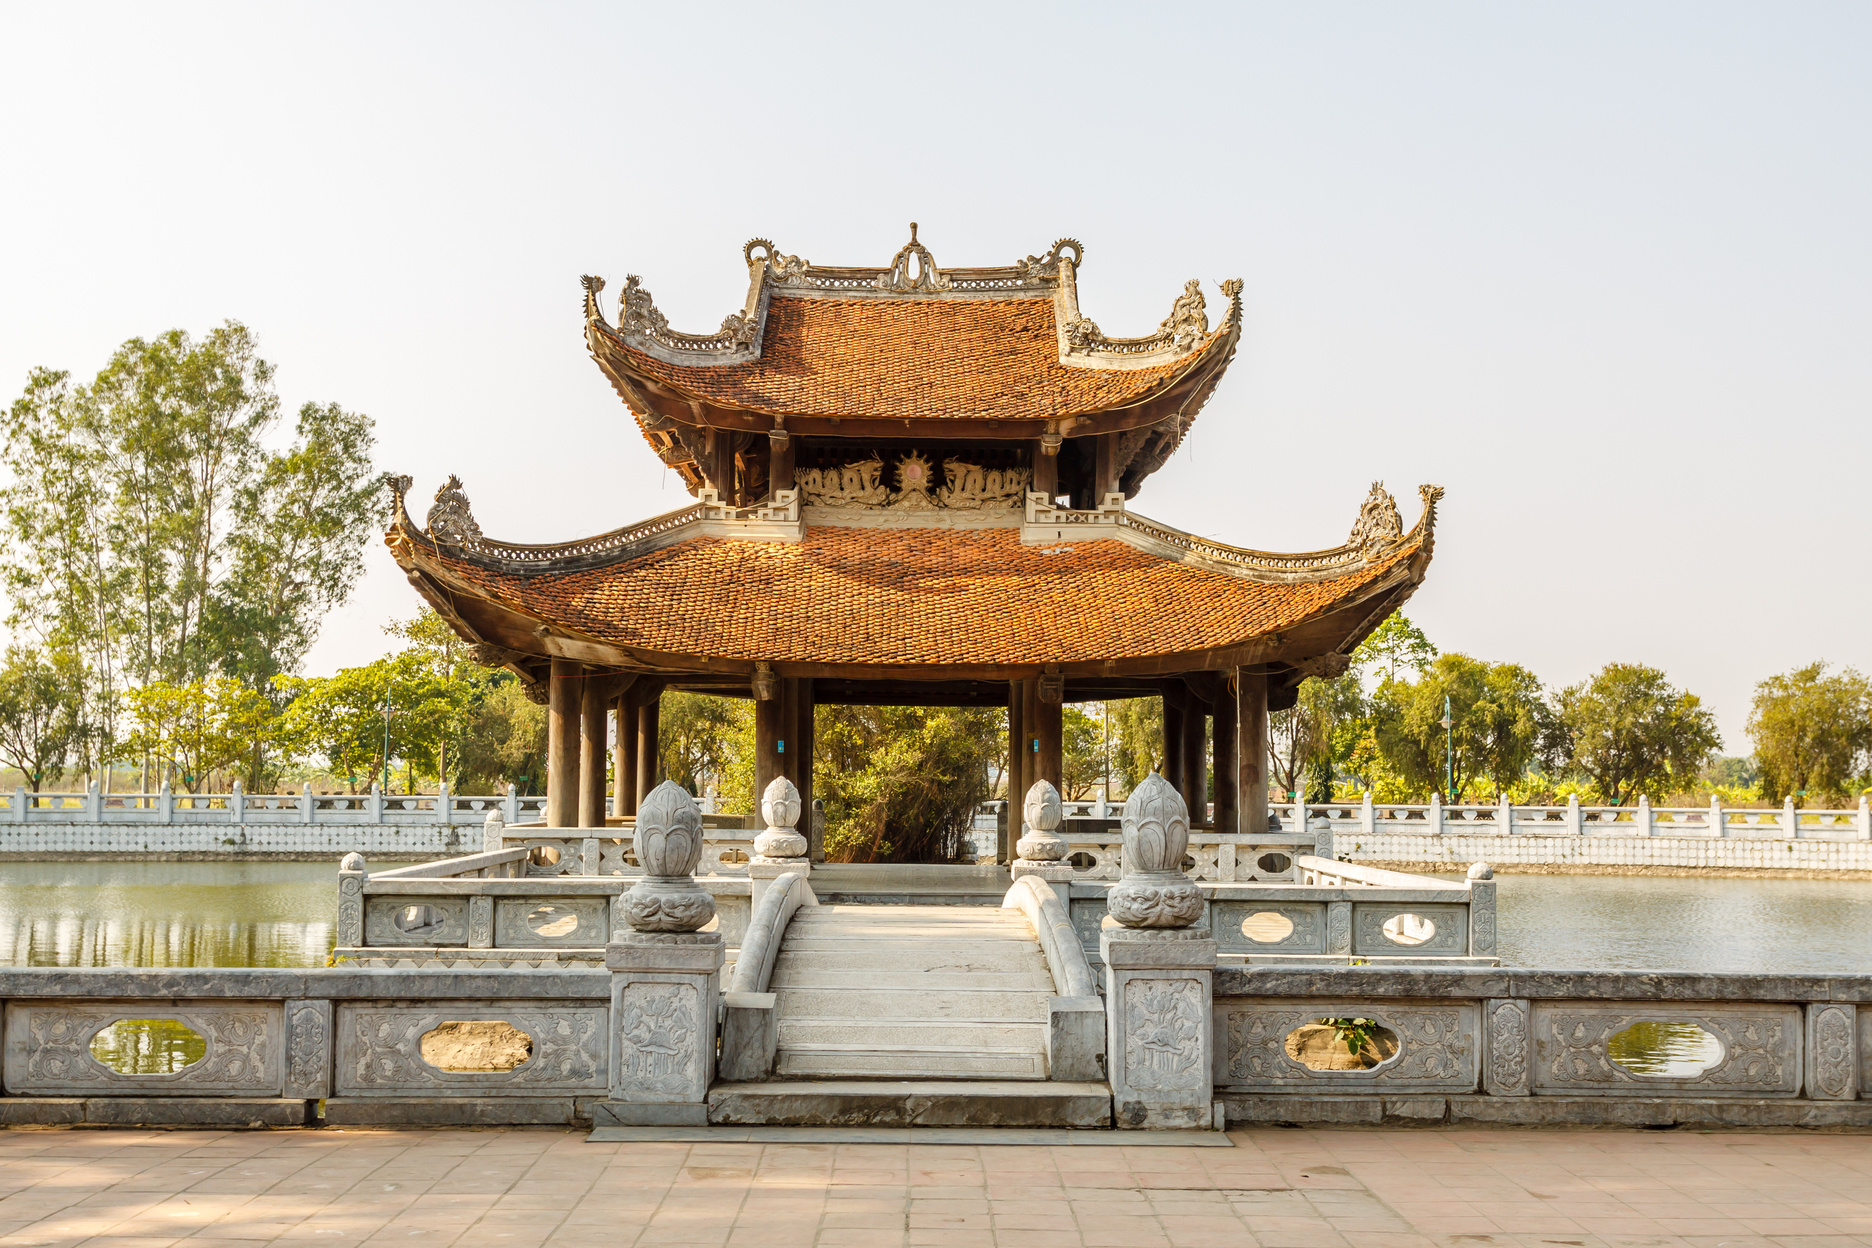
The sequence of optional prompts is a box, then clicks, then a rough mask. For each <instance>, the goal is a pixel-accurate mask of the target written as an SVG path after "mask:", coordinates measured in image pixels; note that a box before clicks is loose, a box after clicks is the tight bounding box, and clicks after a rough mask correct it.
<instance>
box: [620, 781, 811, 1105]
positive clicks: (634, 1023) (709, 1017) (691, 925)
mask: <svg viewBox="0 0 1872 1248" xmlns="http://www.w3.org/2000/svg"><path fill="white" fill-rule="evenodd" d="M796 817H797V816H796ZM636 849H637V861H638V862H639V863H641V864H642V865H643V869H644V872H645V874H644V877H643V878H642V879H641V880H639V881H637V883H636V884H635V885H633V886H632V888H631V889H630V891H629V892H627V893H625V894H624V896H623V898H622V899H621V901H622V904H621V906H620V907H619V909H620V911H621V913H622V916H623V918H624V920H625V922H626V923H628V924H629V925H630V926H629V930H627V931H623V932H618V933H614V934H613V936H612V940H611V943H610V944H609V945H607V946H606V947H605V966H607V967H608V968H610V970H611V973H612V975H611V1029H612V1052H613V1053H614V1054H615V1055H616V1061H615V1063H614V1065H613V1067H612V1072H611V1095H610V1099H608V1100H606V1101H603V1102H600V1103H599V1104H598V1105H595V1106H594V1107H593V1110H592V1117H593V1123H594V1125H597V1126H680V1125H688V1126H701V1125H704V1124H706V1123H707V1122H708V1088H709V1084H710V1083H711V1082H713V1081H714V1078H715V1019H716V1014H717V1012H718V1007H719V1004H720V999H721V968H722V960H723V949H722V938H721V933H720V932H704V931H701V930H699V929H700V928H701V927H702V926H703V924H705V923H707V922H708V921H709V920H710V919H711V918H713V917H714V914H715V899H714V898H713V897H712V896H710V895H709V894H708V893H707V892H706V891H704V890H703V888H702V886H701V885H699V884H698V883H696V880H695V875H694V872H695V869H696V864H697V863H698V862H700V861H701V858H702V812H701V810H700V809H699V808H697V806H696V804H695V799H694V798H692V797H690V796H689V794H688V793H687V792H686V791H685V790H683V789H682V788H681V787H679V786H678V785H676V784H675V783H673V782H671V781H668V780H665V781H664V782H663V783H662V784H659V785H658V786H657V787H656V788H655V789H653V790H651V792H650V794H649V796H648V797H646V798H645V799H644V801H643V803H642V805H641V806H639V807H638V810H637V835H636Z"/></svg>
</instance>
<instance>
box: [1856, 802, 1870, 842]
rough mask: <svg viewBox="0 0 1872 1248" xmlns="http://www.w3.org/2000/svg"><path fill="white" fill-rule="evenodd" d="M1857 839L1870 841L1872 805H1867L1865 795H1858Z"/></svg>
mask: <svg viewBox="0 0 1872 1248" xmlns="http://www.w3.org/2000/svg"><path fill="white" fill-rule="evenodd" d="M1858 833H1859V839H1860V840H1862V841H1872V805H1868V804H1867V802H1866V799H1865V795H1864V794H1863V793H1862V794H1860V795H1859V827H1858Z"/></svg>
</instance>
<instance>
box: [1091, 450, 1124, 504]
mask: <svg viewBox="0 0 1872 1248" xmlns="http://www.w3.org/2000/svg"><path fill="white" fill-rule="evenodd" d="M1117 492H1118V435H1117V434H1115V433H1101V434H1099V435H1098V438H1097V439H1096V440H1095V441H1094V442H1093V444H1092V505H1093V506H1094V507H1100V506H1103V505H1104V502H1105V496H1106V495H1107V494H1116V493H1117Z"/></svg>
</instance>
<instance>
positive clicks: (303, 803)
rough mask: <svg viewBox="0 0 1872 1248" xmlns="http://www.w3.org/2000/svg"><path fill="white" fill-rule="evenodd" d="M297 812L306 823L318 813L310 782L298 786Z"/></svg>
mask: <svg viewBox="0 0 1872 1248" xmlns="http://www.w3.org/2000/svg"><path fill="white" fill-rule="evenodd" d="M168 789H169V786H168V785H166V784H165V785H164V786H163V791H164V792H167V791H168ZM299 812H300V818H301V819H302V820H303V821H304V822H306V823H311V822H312V821H313V819H314V818H315V817H316V816H317V813H318V804H317V803H316V802H314V801H313V800H312V782H311V781H309V780H308V781H307V782H306V783H304V784H302V785H300V786H299Z"/></svg>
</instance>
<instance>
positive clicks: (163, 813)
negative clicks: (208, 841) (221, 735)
mask: <svg viewBox="0 0 1872 1248" xmlns="http://www.w3.org/2000/svg"><path fill="white" fill-rule="evenodd" d="M311 787H312V786H311V785H307V786H306V789H307V791H308V792H309V791H310V790H311ZM156 818H157V820H158V821H159V822H161V823H174V822H175V794H174V793H173V792H171V791H170V789H169V782H168V781H167V780H165V781H163V782H162V787H161V788H160V789H158V790H156Z"/></svg>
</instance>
